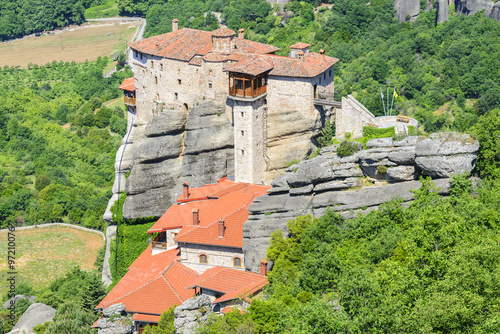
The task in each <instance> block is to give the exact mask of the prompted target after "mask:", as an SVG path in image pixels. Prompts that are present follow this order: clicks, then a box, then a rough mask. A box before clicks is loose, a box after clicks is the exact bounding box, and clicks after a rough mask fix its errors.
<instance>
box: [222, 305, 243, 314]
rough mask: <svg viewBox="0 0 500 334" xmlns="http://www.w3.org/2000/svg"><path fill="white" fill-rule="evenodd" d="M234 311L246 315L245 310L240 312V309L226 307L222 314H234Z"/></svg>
mask: <svg viewBox="0 0 500 334" xmlns="http://www.w3.org/2000/svg"><path fill="white" fill-rule="evenodd" d="M233 309H234V310H238V311H239V312H240V313H241V314H245V311H243V310H240V309H238V308H233V307H232V306H226V307H224V308H223V309H222V311H221V313H222V314H226V313H229V312H232V311H233Z"/></svg>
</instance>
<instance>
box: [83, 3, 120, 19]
mask: <svg viewBox="0 0 500 334" xmlns="http://www.w3.org/2000/svg"><path fill="white" fill-rule="evenodd" d="M84 15H85V19H98V18H103V17H115V16H118V3H117V1H116V0H104V1H101V3H100V4H99V5H98V6H92V7H90V8H87V9H85V12H84Z"/></svg>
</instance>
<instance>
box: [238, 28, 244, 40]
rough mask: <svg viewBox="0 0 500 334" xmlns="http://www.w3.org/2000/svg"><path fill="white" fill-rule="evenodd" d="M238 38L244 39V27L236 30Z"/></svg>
mask: <svg viewBox="0 0 500 334" xmlns="http://www.w3.org/2000/svg"><path fill="white" fill-rule="evenodd" d="M238 38H239V39H245V29H243V28H241V29H240V30H238Z"/></svg>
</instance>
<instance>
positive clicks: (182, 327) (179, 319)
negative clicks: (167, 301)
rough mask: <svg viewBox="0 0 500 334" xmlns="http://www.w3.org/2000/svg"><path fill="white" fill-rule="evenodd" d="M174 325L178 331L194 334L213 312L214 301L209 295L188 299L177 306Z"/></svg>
mask: <svg viewBox="0 0 500 334" xmlns="http://www.w3.org/2000/svg"><path fill="white" fill-rule="evenodd" d="M174 312H175V313H174V314H175V320H174V326H175V330H176V332H177V333H182V334H194V333H196V330H197V329H198V327H199V326H200V324H202V323H205V322H206V321H207V319H208V317H209V316H210V314H212V313H213V311H212V303H211V302H210V298H209V297H208V296H206V295H205V296H198V297H194V298H191V299H188V300H186V301H185V302H184V303H182V305H181V306H177V307H176V308H175V311H174Z"/></svg>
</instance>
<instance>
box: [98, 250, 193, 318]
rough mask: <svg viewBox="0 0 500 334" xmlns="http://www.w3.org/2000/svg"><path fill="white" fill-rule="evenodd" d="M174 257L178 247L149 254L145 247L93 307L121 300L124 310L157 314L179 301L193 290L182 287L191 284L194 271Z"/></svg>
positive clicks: (187, 297)
mask: <svg viewBox="0 0 500 334" xmlns="http://www.w3.org/2000/svg"><path fill="white" fill-rule="evenodd" d="M178 258H179V250H178V249H172V250H169V251H166V252H163V253H160V254H157V255H151V246H149V247H148V248H147V249H146V250H145V251H144V252H143V253H142V254H141V255H140V256H139V257H138V258H137V259H136V260H135V261H134V262H133V263H132V265H131V266H130V267H129V270H128V271H127V273H126V274H125V276H123V278H122V279H121V280H120V282H118V284H117V285H116V286H115V287H114V288H113V289H112V290H111V291H110V292H109V293H108V295H107V296H106V297H105V298H104V299H103V300H102V301H101V302H100V303H99V305H97V307H96V308H107V307H109V306H111V305H113V304H117V303H123V304H124V305H125V307H126V310H127V312H140V313H149V314H157V315H160V314H161V313H163V312H164V311H166V310H167V309H168V308H170V307H171V306H174V305H180V304H182V302H183V301H184V300H186V299H189V298H191V297H192V296H193V294H194V291H193V290H189V289H185V288H186V287H187V286H192V285H193V284H192V283H193V282H194V279H195V278H197V277H198V273H197V272H196V271H194V270H192V269H190V268H188V267H186V266H184V265H182V264H180V263H179V262H178V261H176V260H177V259H178Z"/></svg>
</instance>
